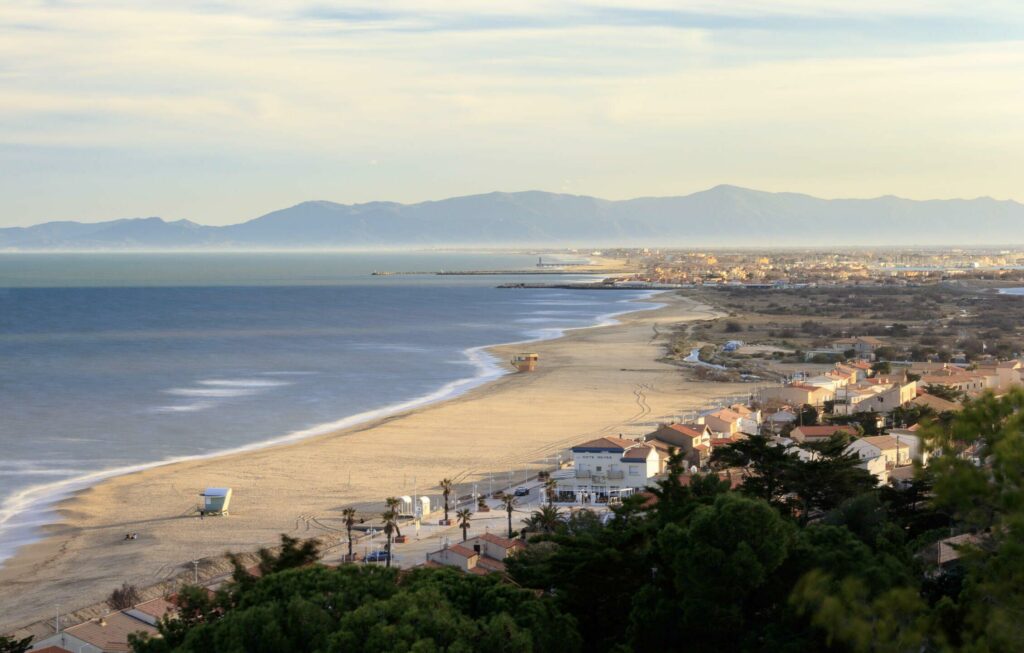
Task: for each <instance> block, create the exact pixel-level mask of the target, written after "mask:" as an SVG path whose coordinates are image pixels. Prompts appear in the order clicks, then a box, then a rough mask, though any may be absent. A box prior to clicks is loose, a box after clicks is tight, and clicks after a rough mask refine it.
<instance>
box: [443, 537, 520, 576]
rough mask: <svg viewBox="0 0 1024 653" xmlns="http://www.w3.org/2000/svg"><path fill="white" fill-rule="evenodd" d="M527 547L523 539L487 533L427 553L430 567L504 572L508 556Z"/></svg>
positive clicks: (472, 571)
mask: <svg viewBox="0 0 1024 653" xmlns="http://www.w3.org/2000/svg"><path fill="white" fill-rule="evenodd" d="M525 548H526V543H525V542H523V541H522V540H514V539H509V538H507V537H501V536H500V535H495V534H494V533H484V534H483V535H477V536H475V537H471V538H469V539H467V540H466V541H465V542H460V543H459V544H453V545H448V546H445V547H444V548H442V549H441V550H439V551H434V552H433V553H428V554H427V562H426V566H428V567H455V568H456V569H460V570H462V571H464V572H466V573H468V574H477V575H484V574H494V573H498V574H503V573H505V560H506V559H508V558H511V557H512V556H514V555H517V554H518V553H519V552H520V551H522V550H523V549H525Z"/></svg>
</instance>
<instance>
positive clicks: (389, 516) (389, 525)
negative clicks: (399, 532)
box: [381, 510, 398, 567]
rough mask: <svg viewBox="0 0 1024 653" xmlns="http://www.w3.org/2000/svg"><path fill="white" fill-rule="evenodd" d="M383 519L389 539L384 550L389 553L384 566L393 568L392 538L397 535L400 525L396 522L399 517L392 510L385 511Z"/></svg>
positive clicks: (385, 532)
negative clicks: (396, 530)
mask: <svg viewBox="0 0 1024 653" xmlns="http://www.w3.org/2000/svg"><path fill="white" fill-rule="evenodd" d="M381 518H382V519H383V520H384V536H385V537H387V544H386V545H385V548H384V550H385V551H387V553H388V555H387V558H386V559H385V560H384V566H386V567H390V566H391V536H392V535H394V534H395V529H396V528H397V527H398V523H397V522H396V521H395V519H396V518H397V515H396V514H395V513H393V512H391V511H390V510H387V511H385V512H384V513H383V514H382V515H381Z"/></svg>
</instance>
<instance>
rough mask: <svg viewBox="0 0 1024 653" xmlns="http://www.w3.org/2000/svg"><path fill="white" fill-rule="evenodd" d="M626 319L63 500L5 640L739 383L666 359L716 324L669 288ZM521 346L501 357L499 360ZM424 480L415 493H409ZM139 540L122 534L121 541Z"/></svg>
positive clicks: (505, 469)
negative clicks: (466, 375)
mask: <svg viewBox="0 0 1024 653" xmlns="http://www.w3.org/2000/svg"><path fill="white" fill-rule="evenodd" d="M649 301H653V302H656V303H661V304H665V306H664V307H663V308H659V309H657V310H648V311H641V312H635V313H630V314H628V315H624V316H620V317H619V318H618V320H619V324H616V325H612V326H604V327H598V328H590V329H579V330H575V331H571V332H569V333H567V334H566V335H565V336H563V337H562V338H559V339H557V340H550V341H545V342H539V343H534V344H530V345H529V346H528V347H527V349H528V350H530V351H536V352H537V353H538V354H539V355H540V365H539V367H538V370H537V371H536V372H534V373H521V374H510V375H508V376H504V377H502V378H500V379H498V380H496V381H493V382H491V383H488V384H486V385H484V386H482V387H479V388H476V389H474V390H471V391H470V392H467V393H466V394H464V395H462V396H460V397H457V398H455V399H450V400H448V401H444V402H442V403H438V404H434V405H430V406H427V407H422V408H418V409H415V410H411V411H408V412H405V413H401V414H396V415H392V416H390V417H387V418H384V419H380V420H377V421H375V422H372V423H367V424H363V425H360V426H357V427H354V428H350V429H345V430H341V431H338V432H335V433H330V434H326V435H322V436H317V437H313V438H309V439H306V440H303V441H301V442H297V443H292V444H287V445H281V446H275V447H271V448H266V449H262V450H258V451H250V452H245V453H239V454H232V455H225V456H221V457H218V458H211V459H205V460H198V461H191V462H184V463H177V464H173V465H167V466H163V467H158V468H154V469H150V470H147V471H143V472H139V473H134V474H129V475H126V476H121V477H117V478H113V479H110V480H107V481H104V482H102V483H100V484H98V485H96V486H94V487H92V488H89V489H87V490H83V491H81V492H79V493H77V494H76V495H75V496H73V497H71V498H69V499H67V500H65V501H63V502H62V503H61V504H60V505H59V515H60V517H61V523H59V524H55V525H53V526H51V527H49V529H48V532H47V537H46V538H45V539H44V540H42V541H40V542H38V543H36V544H33V545H30V546H27V547H23V548H22V549H21V550H20V551H19V552H18V553H17V554H16V555H15V556H14V557H13V558H11V559H9V560H8V561H7V562H6V563H5V564H4V566H3V568H2V569H0V632H4V631H7V630H11V629H13V628H16V627H19V626H23V625H26V624H28V623H31V622H35V621H37V620H40V619H45V618H47V615H50V616H51V618H52V615H53V612H54V609H55V606H57V605H58V604H59V605H61V606H63V609H64V610H65V611H70V610H73V609H75V608H76V607H82V606H86V605H89V604H92V603H96V602H98V601H102V600H103V599H104V598H105V597H106V596H107V595H108V594H109V593H110V591H111V590H112V589H114V588H115V587H118V586H120V585H121V583H122V582H128V583H132V584H135V585H138V586H140V587H144V586H150V585H153V584H155V583H157V582H160V581H161V580H164V579H166V578H169V577H171V576H173V575H177V574H180V573H181V572H182V571H183V570H185V569H186V568H187V569H191V568H192V567H191V564H190V561H191V560H193V559H201V558H205V557H208V556H217V555H219V554H223V553H224V552H225V551H227V550H232V551H251V550H253V549H255V548H257V547H259V546H264V545H273V544H274V543H275V542H277V541H278V540H279V536H280V534H281V533H288V534H290V535H293V536H297V537H313V536H323V535H328V536H330V535H333V536H335V537H336V536H337V534H338V532H339V529H341V528H342V524H341V519H340V516H341V510H342V508H344V507H346V506H357V507H359V508H360V509H362V510H365V511H367V512H373V513H378V512H380V510H381V508H382V505H383V499H384V497H386V496H391V495H411V494H413V493H414V491H415V492H416V493H418V494H421V495H423V494H426V495H429V496H431V498H432V500H434V501H437V502H439V500H440V491H439V489H438V487H437V482H438V481H439V480H440V479H441V478H444V477H450V478H455V479H457V480H458V481H459V482H460V483H461V484H462V485H461V487H460V493H464V492H467V491H469V490H470V489H471V487H472V484H473V483H474V482H475V483H478V484H479V486H480V487H481V489H482V490H486V489H487V488H488V486H489V484H490V483H492V482H493V484H494V487H495V489H497V488H498V487H503V486H506V485H507V483H508V477H509V473H510V470H511V472H512V473H513V474H514V476H515V477H517V478H518V479H520V480H522V479H524V478H525V477H526V475H527V473H528V472H529V471H531V470H532V471H534V472H535V471H536V470H539V469H544V468H550V465H551V463H550V461H551V460H552V458H553V457H554V456H556V455H557V454H558V453H560V452H562V451H564V450H565V448H566V447H568V446H571V445H572V444H574V443H578V442H581V441H584V440H587V439H591V438H594V437H599V436H601V435H609V434H612V435H618V434H620V433H621V434H623V435H624V436H625V437H632V436H639V435H641V434H643V433H646V432H648V431H650V430H652V427H653V426H655V425H656V424H657V423H658V422H659V421H665V420H670V419H673V418H678V417H679V416H680V415H681V414H684V413H686V412H687V411H692V410H696V409H699V408H701V407H704V406H706V405H707V404H708V403H710V402H712V401H713V400H714V399H716V398H718V397H722V396H727V395H742V394H744V393H747V392H749V387H748V386H744V385H729V384H713V383H694V382H689V381H687V380H686V379H685V378H684V377H683V375H682V374H681V373H680V371H679V370H678V368H676V367H674V366H672V365H670V364H667V363H662V362H658V359H659V358H660V357H661V356H662V355H663V348H664V345H665V343H666V341H667V337H668V332H669V325H671V324H674V323H678V322H681V321H685V320H693V319H707V318H708V317H713V316H714V315H715V313H714V311H712V309H710V308H709V307H708V306H704V305H701V304H697V303H695V302H693V301H691V300H688V299H686V298H683V297H680V296H677V295H674V294H668V293H665V294H662V295H659V296H657V297H656V298H653V299H651V300H649ZM522 349H523V347H520V346H502V347H495V348H493V349H492V353H493V354H494V355H495V356H496V357H497V358H498V359H499V360H501V361H507V360H508V359H509V358H510V356H511V354H512V353H514V352H516V351H521V350H522ZM414 479H415V485H414ZM209 486H230V487H232V488H233V489H234V498H233V500H232V505H231V515H230V517H226V518H207V519H204V520H200V519H199V518H198V517H197V516H195V507H196V505H197V501H198V497H197V494H198V493H199V492H201V491H202V490H203V488H205V487H209ZM129 531H131V532H137V533H138V534H139V537H138V539H137V540H131V541H125V540H124V535H125V533H126V532H129Z"/></svg>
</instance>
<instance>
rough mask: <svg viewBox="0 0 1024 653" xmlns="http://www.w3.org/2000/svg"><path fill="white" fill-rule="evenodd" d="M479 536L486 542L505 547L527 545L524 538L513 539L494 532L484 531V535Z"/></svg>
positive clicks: (512, 547) (511, 547) (513, 547)
mask: <svg viewBox="0 0 1024 653" xmlns="http://www.w3.org/2000/svg"><path fill="white" fill-rule="evenodd" d="M477 537H478V538H480V539H481V540H483V541H485V542H490V543H491V544H494V545H497V546H500V547H502V548H503V549H515V548H519V547H522V546H525V545H524V544H523V542H522V540H512V539H509V538H507V537H501V536H500V535H495V534H494V533H484V534H483V535H477Z"/></svg>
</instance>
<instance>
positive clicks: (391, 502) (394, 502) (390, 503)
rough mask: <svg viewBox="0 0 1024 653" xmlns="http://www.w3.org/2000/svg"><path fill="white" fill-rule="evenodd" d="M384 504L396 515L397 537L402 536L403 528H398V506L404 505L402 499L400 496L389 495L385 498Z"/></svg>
mask: <svg viewBox="0 0 1024 653" xmlns="http://www.w3.org/2000/svg"><path fill="white" fill-rule="evenodd" d="M384 505H385V506H386V507H387V510H388V512H390V513H393V514H394V515H395V537H402V530H401V529H400V528H398V506H400V505H402V500H401V499H399V498H398V497H388V498H387V499H384Z"/></svg>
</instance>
